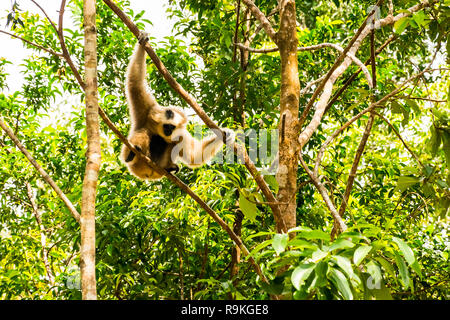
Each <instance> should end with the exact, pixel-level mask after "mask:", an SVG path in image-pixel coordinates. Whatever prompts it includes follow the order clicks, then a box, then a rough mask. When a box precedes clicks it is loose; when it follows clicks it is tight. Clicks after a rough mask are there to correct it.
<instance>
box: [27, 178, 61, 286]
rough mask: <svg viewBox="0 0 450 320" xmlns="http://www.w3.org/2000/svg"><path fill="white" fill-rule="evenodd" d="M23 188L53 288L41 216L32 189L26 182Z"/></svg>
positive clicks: (52, 277) (53, 280)
mask: <svg viewBox="0 0 450 320" xmlns="http://www.w3.org/2000/svg"><path fill="white" fill-rule="evenodd" d="M25 186H26V187H27V196H28V200H30V203H31V209H32V211H33V215H34V218H35V219H36V222H37V225H38V228H39V234H40V237H41V247H42V260H43V261H44V266H45V270H46V272H47V277H48V282H49V283H50V285H51V286H53V284H54V282H55V279H54V276H53V273H52V270H51V268H50V264H49V263H48V250H47V237H46V235H45V228H44V226H43V224H42V219H41V215H40V213H39V210H38V206H37V204H36V201H35V197H34V195H33V189H32V188H31V185H30V183H29V182H28V181H27V182H25Z"/></svg>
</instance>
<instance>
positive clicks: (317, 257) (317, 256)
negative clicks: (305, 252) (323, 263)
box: [311, 249, 328, 262]
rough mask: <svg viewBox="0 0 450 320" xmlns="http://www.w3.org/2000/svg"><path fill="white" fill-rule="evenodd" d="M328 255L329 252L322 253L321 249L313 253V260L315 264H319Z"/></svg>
mask: <svg viewBox="0 0 450 320" xmlns="http://www.w3.org/2000/svg"><path fill="white" fill-rule="evenodd" d="M327 255H328V252H327V251H322V250H320V249H317V250H316V251H314V252H313V254H312V256H311V259H312V260H313V261H314V262H317V261H319V260H322V259H323V258H325V257H326V256H327Z"/></svg>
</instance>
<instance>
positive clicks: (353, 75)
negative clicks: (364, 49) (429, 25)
mask: <svg viewBox="0 0 450 320" xmlns="http://www.w3.org/2000/svg"><path fill="white" fill-rule="evenodd" d="M396 39H397V36H396V35H395V34H392V35H391V36H390V37H389V38H388V39H387V40H386V41H385V42H384V43H383V44H382V45H381V46H380V47H379V48H378V49H377V50H376V51H375V56H377V55H379V54H380V53H381V52H382V51H383V50H384V49H385V48H386V47H387V46H388V45H389V44H390V43H391V42H392V41H394V40H396ZM370 61H371V58H369V59H367V60H366V62H364V64H365V65H366V66H367V65H369V64H370ZM361 71H362V69H361V68H359V69H358V70H357V71H355V73H353V74H352V75H351V76H350V78H348V79H347V80H346V81H345V82H344V84H343V86H342V88H340V89H339V91H338V92H336V93H335V95H334V96H333V98H331V100H330V102H328V105H327V106H326V108H325V113H326V112H327V111H328V110H329V109H330V108H331V106H332V105H333V104H334V103H335V102H336V101H337V99H338V98H339V97H340V96H341V95H342V94H343V93H344V91H345V90H347V88H348V87H349V86H350V84H352V82H353V81H354V80H355V79H356V77H357V76H358V75H359V73H360V72H361Z"/></svg>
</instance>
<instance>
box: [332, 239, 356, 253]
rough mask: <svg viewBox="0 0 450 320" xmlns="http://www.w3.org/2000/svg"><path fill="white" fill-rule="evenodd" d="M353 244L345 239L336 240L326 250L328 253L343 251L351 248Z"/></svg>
mask: <svg viewBox="0 0 450 320" xmlns="http://www.w3.org/2000/svg"><path fill="white" fill-rule="evenodd" d="M354 246H355V244H354V243H353V242H351V241H348V240H347V239H337V240H336V241H334V242H333V244H332V245H331V246H330V248H329V249H328V250H329V251H333V250H338V249H344V248H353V247H354Z"/></svg>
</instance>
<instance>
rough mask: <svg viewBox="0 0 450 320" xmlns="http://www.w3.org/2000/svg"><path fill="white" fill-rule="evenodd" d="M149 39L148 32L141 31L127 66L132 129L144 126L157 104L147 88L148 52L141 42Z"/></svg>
mask: <svg viewBox="0 0 450 320" xmlns="http://www.w3.org/2000/svg"><path fill="white" fill-rule="evenodd" d="M147 40H148V36H147V34H146V33H141V35H140V36H139V42H138V43H137V44H136V47H135V49H134V53H133V55H132V56H131V59H130V62H129V64H128V67H127V76H126V88H127V100H128V106H129V109H130V116H131V123H132V128H131V129H132V130H133V129H140V128H142V127H144V126H145V124H146V122H147V117H148V113H149V111H150V110H151V108H153V107H155V106H156V105H157V102H156V100H155V98H154V97H153V96H152V95H151V93H150V92H149V91H148V89H147V83H146V79H145V76H146V70H147V65H146V63H145V58H146V53H145V49H144V46H143V45H141V43H142V44H144V43H145V42H146V41H147Z"/></svg>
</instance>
